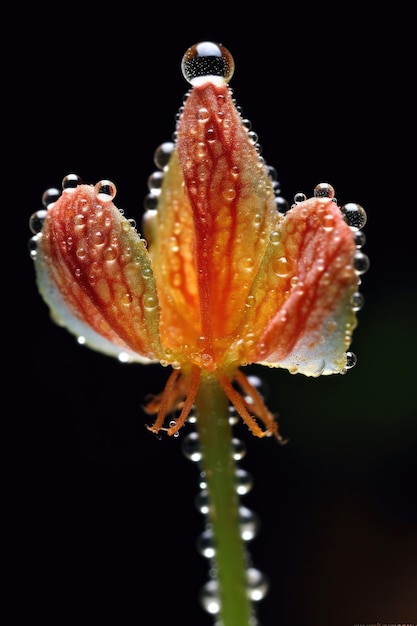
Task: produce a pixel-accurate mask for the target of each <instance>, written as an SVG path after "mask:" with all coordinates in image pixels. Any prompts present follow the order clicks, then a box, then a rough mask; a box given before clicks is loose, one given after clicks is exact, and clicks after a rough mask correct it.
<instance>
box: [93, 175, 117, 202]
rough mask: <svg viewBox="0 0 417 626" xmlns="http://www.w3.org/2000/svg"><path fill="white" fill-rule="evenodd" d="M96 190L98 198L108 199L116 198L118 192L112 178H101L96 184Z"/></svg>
mask: <svg viewBox="0 0 417 626" xmlns="http://www.w3.org/2000/svg"><path fill="white" fill-rule="evenodd" d="M94 191H95V194H96V196H97V199H98V200H103V201H105V202H106V201H108V200H114V198H115V197H116V194H117V189H116V185H115V184H114V183H112V181H111V180H100V181H99V182H98V183H97V184H96V185H95V186H94Z"/></svg>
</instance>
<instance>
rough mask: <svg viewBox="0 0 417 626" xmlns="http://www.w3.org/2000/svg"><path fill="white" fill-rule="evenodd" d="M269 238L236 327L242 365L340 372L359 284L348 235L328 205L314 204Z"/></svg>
mask: <svg viewBox="0 0 417 626" xmlns="http://www.w3.org/2000/svg"><path fill="white" fill-rule="evenodd" d="M270 239H271V240H270V243H269V246H268V249H267V250H266V253H265V256H264V259H263V263H262V267H261V269H260V272H259V274H258V276H257V278H256V281H255V283H254V286H253V289H252V291H251V294H250V301H251V306H250V307H248V310H247V313H246V319H245V323H244V325H243V326H242V327H241V329H240V334H241V336H242V338H243V339H242V341H241V346H240V348H241V354H242V357H241V358H242V360H244V361H245V362H258V363H262V364H266V365H271V366H276V367H284V368H287V369H289V370H290V371H292V372H300V373H302V374H305V375H307V376H318V375H319V374H332V373H337V372H343V370H344V368H345V366H346V350H347V349H348V347H349V344H350V341H351V334H352V331H353V329H354V328H355V326H356V316H355V312H354V310H353V309H352V305H351V298H352V295H353V293H354V292H355V291H356V290H357V288H358V284H359V277H358V274H357V272H356V271H355V270H354V268H353V255H354V253H355V250H356V247H355V242H354V237H353V233H352V230H351V229H350V227H349V226H348V225H347V224H346V222H345V221H344V219H343V216H342V214H341V211H340V209H339V207H337V205H336V204H335V203H334V202H332V200H331V199H329V198H311V199H309V200H306V201H304V202H301V203H300V204H298V205H295V206H294V207H293V208H292V209H291V210H290V211H288V213H287V214H286V215H285V218H284V220H283V222H282V225H281V227H280V229H279V230H278V231H277V232H275V233H272V235H271V238H270Z"/></svg>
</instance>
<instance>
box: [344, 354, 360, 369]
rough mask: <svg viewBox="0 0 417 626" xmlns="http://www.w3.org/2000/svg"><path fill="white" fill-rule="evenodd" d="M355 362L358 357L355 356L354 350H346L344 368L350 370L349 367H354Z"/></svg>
mask: <svg viewBox="0 0 417 626" xmlns="http://www.w3.org/2000/svg"><path fill="white" fill-rule="evenodd" d="M357 362H358V358H357V356H356V354H354V352H346V365H345V368H346V369H347V370H350V369H352V367H355V365H356V363H357Z"/></svg>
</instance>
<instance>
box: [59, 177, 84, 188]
mask: <svg viewBox="0 0 417 626" xmlns="http://www.w3.org/2000/svg"><path fill="white" fill-rule="evenodd" d="M81 184H82V180H81V178H80V177H79V176H78V175H77V174H67V176H65V178H63V179H62V189H65V190H70V191H72V190H74V189H76V188H77V187H78V185H81Z"/></svg>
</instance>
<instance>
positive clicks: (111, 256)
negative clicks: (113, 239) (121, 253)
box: [103, 246, 118, 263]
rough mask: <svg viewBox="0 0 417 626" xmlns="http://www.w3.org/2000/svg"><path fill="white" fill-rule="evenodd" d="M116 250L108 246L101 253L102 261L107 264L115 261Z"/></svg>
mask: <svg viewBox="0 0 417 626" xmlns="http://www.w3.org/2000/svg"><path fill="white" fill-rule="evenodd" d="M117 254H118V252H117V248H116V247H115V246H110V247H109V248H106V249H105V250H104V252H103V259H104V260H105V261H107V262H108V263H110V262H112V261H115V260H116V259H117Z"/></svg>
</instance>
